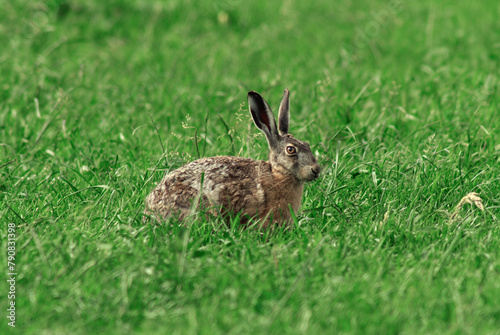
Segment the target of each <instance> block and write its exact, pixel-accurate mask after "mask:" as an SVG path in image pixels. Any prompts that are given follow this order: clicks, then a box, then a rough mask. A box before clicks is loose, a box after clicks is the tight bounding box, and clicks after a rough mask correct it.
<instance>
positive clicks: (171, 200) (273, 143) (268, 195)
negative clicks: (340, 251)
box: [145, 91, 320, 227]
mask: <svg viewBox="0 0 500 335" xmlns="http://www.w3.org/2000/svg"><path fill="white" fill-rule="evenodd" d="M251 94H253V95H252V96H250V95H251ZM250 99H252V100H250ZM260 99H261V100H260ZM285 99H286V100H287V101H284V102H282V106H285V107H286V109H285V107H282V108H281V109H284V111H283V112H282V111H281V109H280V126H281V125H283V126H282V127H284V128H286V131H282V130H280V132H281V133H282V134H283V135H280V134H279V133H278V129H277V128H276V125H275V121H274V116H273V115H272V112H271V111H270V109H269V106H268V105H267V103H266V102H265V101H264V100H263V99H262V98H261V97H260V95H258V94H256V93H255V92H250V93H249V102H251V103H253V105H252V104H251V112H252V115H253V116H254V121H255V123H256V125H257V126H258V127H259V128H260V129H261V130H262V131H263V132H264V134H266V136H267V138H268V142H269V145H270V154H269V161H267V162H265V161H255V160H252V159H249V158H242V157H228V156H216V157H209V158H202V159H198V160H196V161H193V162H191V163H188V164H186V165H184V166H183V167H181V168H179V169H177V170H175V171H172V172H171V173H169V174H167V175H166V176H165V177H164V178H163V179H162V181H161V182H160V183H159V184H158V186H156V188H154V189H153V191H152V192H151V193H150V194H149V195H148V197H147V198H146V210H145V214H148V215H159V216H160V217H163V218H166V217H168V216H171V215H178V216H179V219H180V220H184V219H186V218H187V217H188V215H189V214H190V213H191V212H193V211H194V210H196V209H197V208H199V207H200V206H201V207H204V208H206V209H208V211H207V212H208V213H209V214H212V215H218V214H219V213H220V214H222V215H224V216H227V215H228V214H238V213H241V214H242V216H241V221H240V222H241V223H243V224H245V223H247V222H248V219H249V218H258V219H260V220H262V224H261V225H262V226H263V227H267V226H268V225H269V224H270V223H273V222H274V223H277V224H278V225H281V224H283V223H284V224H289V223H290V222H291V217H292V216H291V213H290V207H291V208H292V210H293V211H294V212H295V213H296V212H297V211H298V210H299V208H300V203H301V200H302V192H303V185H304V182H306V181H310V180H313V179H315V178H317V177H318V175H319V172H320V167H319V165H318V164H317V162H316V158H315V157H314V156H313V155H312V153H311V149H310V148H309V145H308V144H307V143H306V142H302V141H299V140H297V139H295V138H293V136H292V135H290V134H287V133H286V132H287V130H288V113H287V112H288V110H287V108H288V92H287V91H285V96H284V98H283V100H285ZM255 106H256V107H255ZM252 107H254V108H258V111H255V110H253V109H252ZM273 127H274V128H273ZM290 146H293V147H294V148H296V151H297V153H296V154H295V155H290V154H287V153H286V148H287V147H290ZM202 176H203V178H202ZM202 179H203V187H202V183H201V182H202ZM193 201H198V202H199V203H193ZM270 218H272V221H270V220H269V219H270Z"/></svg>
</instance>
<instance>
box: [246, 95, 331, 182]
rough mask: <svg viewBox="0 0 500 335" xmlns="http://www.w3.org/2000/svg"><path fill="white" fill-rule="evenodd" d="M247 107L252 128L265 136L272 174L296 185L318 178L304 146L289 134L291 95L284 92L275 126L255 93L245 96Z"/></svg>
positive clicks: (264, 104) (267, 110)
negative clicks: (277, 174)
mask: <svg viewBox="0 0 500 335" xmlns="http://www.w3.org/2000/svg"><path fill="white" fill-rule="evenodd" d="M248 104H249V107H250V113H251V114H252V118H253V121H254V122H255V125H256V126H257V127H258V128H259V129H260V130H261V131H262V132H263V133H264V135H266V138H267V142H268V143H269V162H270V163H271V166H272V168H273V170H275V171H279V172H280V173H283V174H289V175H292V176H293V177H295V179H296V180H297V181H298V182H299V183H303V182H306V181H311V180H314V179H316V178H318V176H319V173H320V171H321V168H320V166H319V164H318V162H317V161H316V157H314V156H313V154H312V152H311V148H310V147H309V144H308V143H307V142H303V141H300V140H298V139H296V138H294V137H293V136H292V135H291V134H289V133H288V126H289V124H290V110H289V107H290V93H289V91H288V89H286V90H285V93H284V95H283V100H282V101H281V105H280V110H279V115H278V126H276V120H275V119H274V115H273V112H272V111H271V108H270V107H269V105H268V104H267V102H266V101H265V100H264V99H263V98H262V97H261V96H260V95H259V93H257V92H253V91H252V92H248Z"/></svg>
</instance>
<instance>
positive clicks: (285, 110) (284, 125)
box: [278, 88, 290, 136]
mask: <svg viewBox="0 0 500 335" xmlns="http://www.w3.org/2000/svg"><path fill="white" fill-rule="evenodd" d="M289 126H290V91H289V90H288V88H287V89H286V90H285V92H283V99H282V100H281V104H280V111H279V113H278V129H279V131H280V135H281V136H285V135H286V134H288V127H289Z"/></svg>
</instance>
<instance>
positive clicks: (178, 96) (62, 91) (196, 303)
mask: <svg viewBox="0 0 500 335" xmlns="http://www.w3.org/2000/svg"><path fill="white" fill-rule="evenodd" d="M2 7H3V9H2V15H1V16H2V19H1V21H0V45H2V48H1V49H0V77H1V79H2V82H1V85H0V143H1V144H0V199H1V200H0V201H1V203H2V204H3V206H2V207H1V208H0V215H1V218H2V219H1V220H2V225H1V227H0V233H1V235H2V240H1V244H2V246H1V248H2V250H3V251H2V253H1V254H2V262H1V264H2V265H1V267H2V269H3V270H2V271H3V272H4V273H7V269H6V263H7V260H6V257H5V256H6V248H7V247H6V232H7V223H8V222H14V223H16V225H17V258H16V264H17V272H18V276H17V287H16V290H17V297H16V306H17V331H18V332H19V331H22V332H23V333H25V334H30V333H31V334H43V333H47V334H52V333H72V334H75V333H82V334H88V333H96V332H102V333H128V332H130V333H145V334H151V333H169V334H185V333H202V334H236V333H242V332H243V333H277V334H282V333H292V334H299V333H302V334H314V333H358V334H377V333H385V334H396V333H405V334H429V333H436V334H443V333H449V334H451V333H453V334H458V333H460V334H461V333H464V334H486V333H488V334H489V333H495V332H498V329H499V325H500V300H499V299H498V298H499V297H500V280H498V278H499V275H500V260H499V256H500V229H499V221H498V216H499V215H500V211H499V203H500V201H499V198H498V195H499V194H500V180H499V176H500V138H499V130H500V129H499V128H500V121H499V117H498V110H499V107H500V102H499V98H498V96H499V93H500V89H499V83H500V71H499V68H500V67H499V59H500V39H499V35H498V31H500V21H499V20H498V16H499V15H500V6H499V4H498V1H493V0H491V1H490V0H488V1H481V2H475V3H471V2H470V1H441V2H439V3H435V2H432V1H419V2H416V1H406V0H400V1H397V0H395V1H392V2H387V1H368V0H362V1H356V2H352V1H336V2H331V1H326V0H324V1H314V2H310V1H295V0H286V1H284V2H273V1H260V0H259V1H254V2H247V1H239V0H227V1H217V2H215V3H213V4H208V3H207V4H205V3H199V2H195V1H189V0H188V1H175V0H173V1H165V2H161V1H156V2H154V1H139V0H112V1H77V0H75V1H68V2H61V1H26V0H19V1H14V2H10V3H7V2H5V3H4V4H3V5H2ZM285 87H288V88H289V89H290V90H291V92H292V96H291V110H292V123H291V131H292V133H293V134H294V135H296V136H297V137H298V138H300V139H304V140H307V141H309V143H310V144H311V148H312V149H313V152H315V153H316V155H317V156H318V158H319V160H320V163H321V165H322V166H323V168H324V173H323V174H322V176H321V177H320V179H319V180H318V181H315V182H313V183H311V184H309V185H308V186H307V187H306V189H305V193H304V201H303V206H302V209H303V211H302V212H301V213H300V214H299V216H298V221H297V225H298V226H299V227H297V228H296V229H295V230H293V231H291V232H277V233H275V234H272V235H271V234H269V233H266V234H264V235H261V234H259V233H258V232H254V231H241V230H238V229H235V228H231V229H228V228H226V227H224V226H223V225H222V224H221V222H219V221H213V222H203V221H195V222H194V223H193V225H192V226H190V227H189V228H184V227H179V226H177V225H174V226H173V227H170V226H169V225H164V226H153V225H150V224H146V225H145V224H143V223H142V222H141V216H140V214H141V212H142V210H143V206H144V198H145V196H146V195H147V194H148V192H149V191H150V190H151V189H152V188H153V187H154V186H155V185H156V183H158V182H159V180H160V179H161V177H162V175H163V174H164V173H165V171H166V170H170V169H174V168H176V167H178V166H180V165H182V164H183V163H185V162H187V161H190V160H192V159H194V158H197V157H198V156H211V155H217V154H230V155H240V156H245V157H252V158H260V159H265V158H266V154H267V148H266V143H265V139H264V137H263V136H262V135H260V134H259V132H258V130H256V129H255V127H254V126H253V125H252V124H251V121H250V118H249V115H248V111H247V106H246V102H245V100H246V92H247V91H248V90H256V91H258V92H260V93H262V94H263V96H264V97H266V99H267V100H268V101H269V102H270V103H271V105H272V106H273V107H274V109H275V110H276V108H277V105H278V104H279V101H280V99H281V94H282V92H283V89H284V88H285ZM228 130H229V131H228ZM470 192H477V193H478V194H479V196H480V197H481V198H482V199H483V204H484V206H485V210H484V211H480V210H479V209H478V208H476V207H474V206H471V205H465V206H464V207H463V209H461V210H460V211H459V212H458V215H457V216H456V218H455V219H454V220H451V218H450V217H451V214H452V213H454V211H455V206H456V205H457V204H458V202H459V201H460V199H461V198H462V197H464V196H465V195H467V194H468V193H470ZM7 290H8V289H7V286H6V282H5V281H4V280H2V281H1V284H0V306H1V309H2V310H5V309H6V308H7V297H6V293H7ZM1 292H5V294H4V293H1ZM4 313H6V312H4ZM5 315H6V314H5ZM2 320H3V321H2V322H1V324H0V331H1V332H2V333H4V331H6V330H11V329H7V328H8V327H7V321H6V318H5V317H4V316H2Z"/></svg>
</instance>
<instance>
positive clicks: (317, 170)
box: [311, 164, 321, 177]
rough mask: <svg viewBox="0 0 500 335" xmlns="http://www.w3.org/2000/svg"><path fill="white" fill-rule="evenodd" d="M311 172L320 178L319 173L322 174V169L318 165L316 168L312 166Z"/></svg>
mask: <svg viewBox="0 0 500 335" xmlns="http://www.w3.org/2000/svg"><path fill="white" fill-rule="evenodd" d="M311 171H312V172H313V173H314V175H315V177H318V176H319V173H320V172H321V167H320V166H319V165H318V164H316V165H314V166H311Z"/></svg>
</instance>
